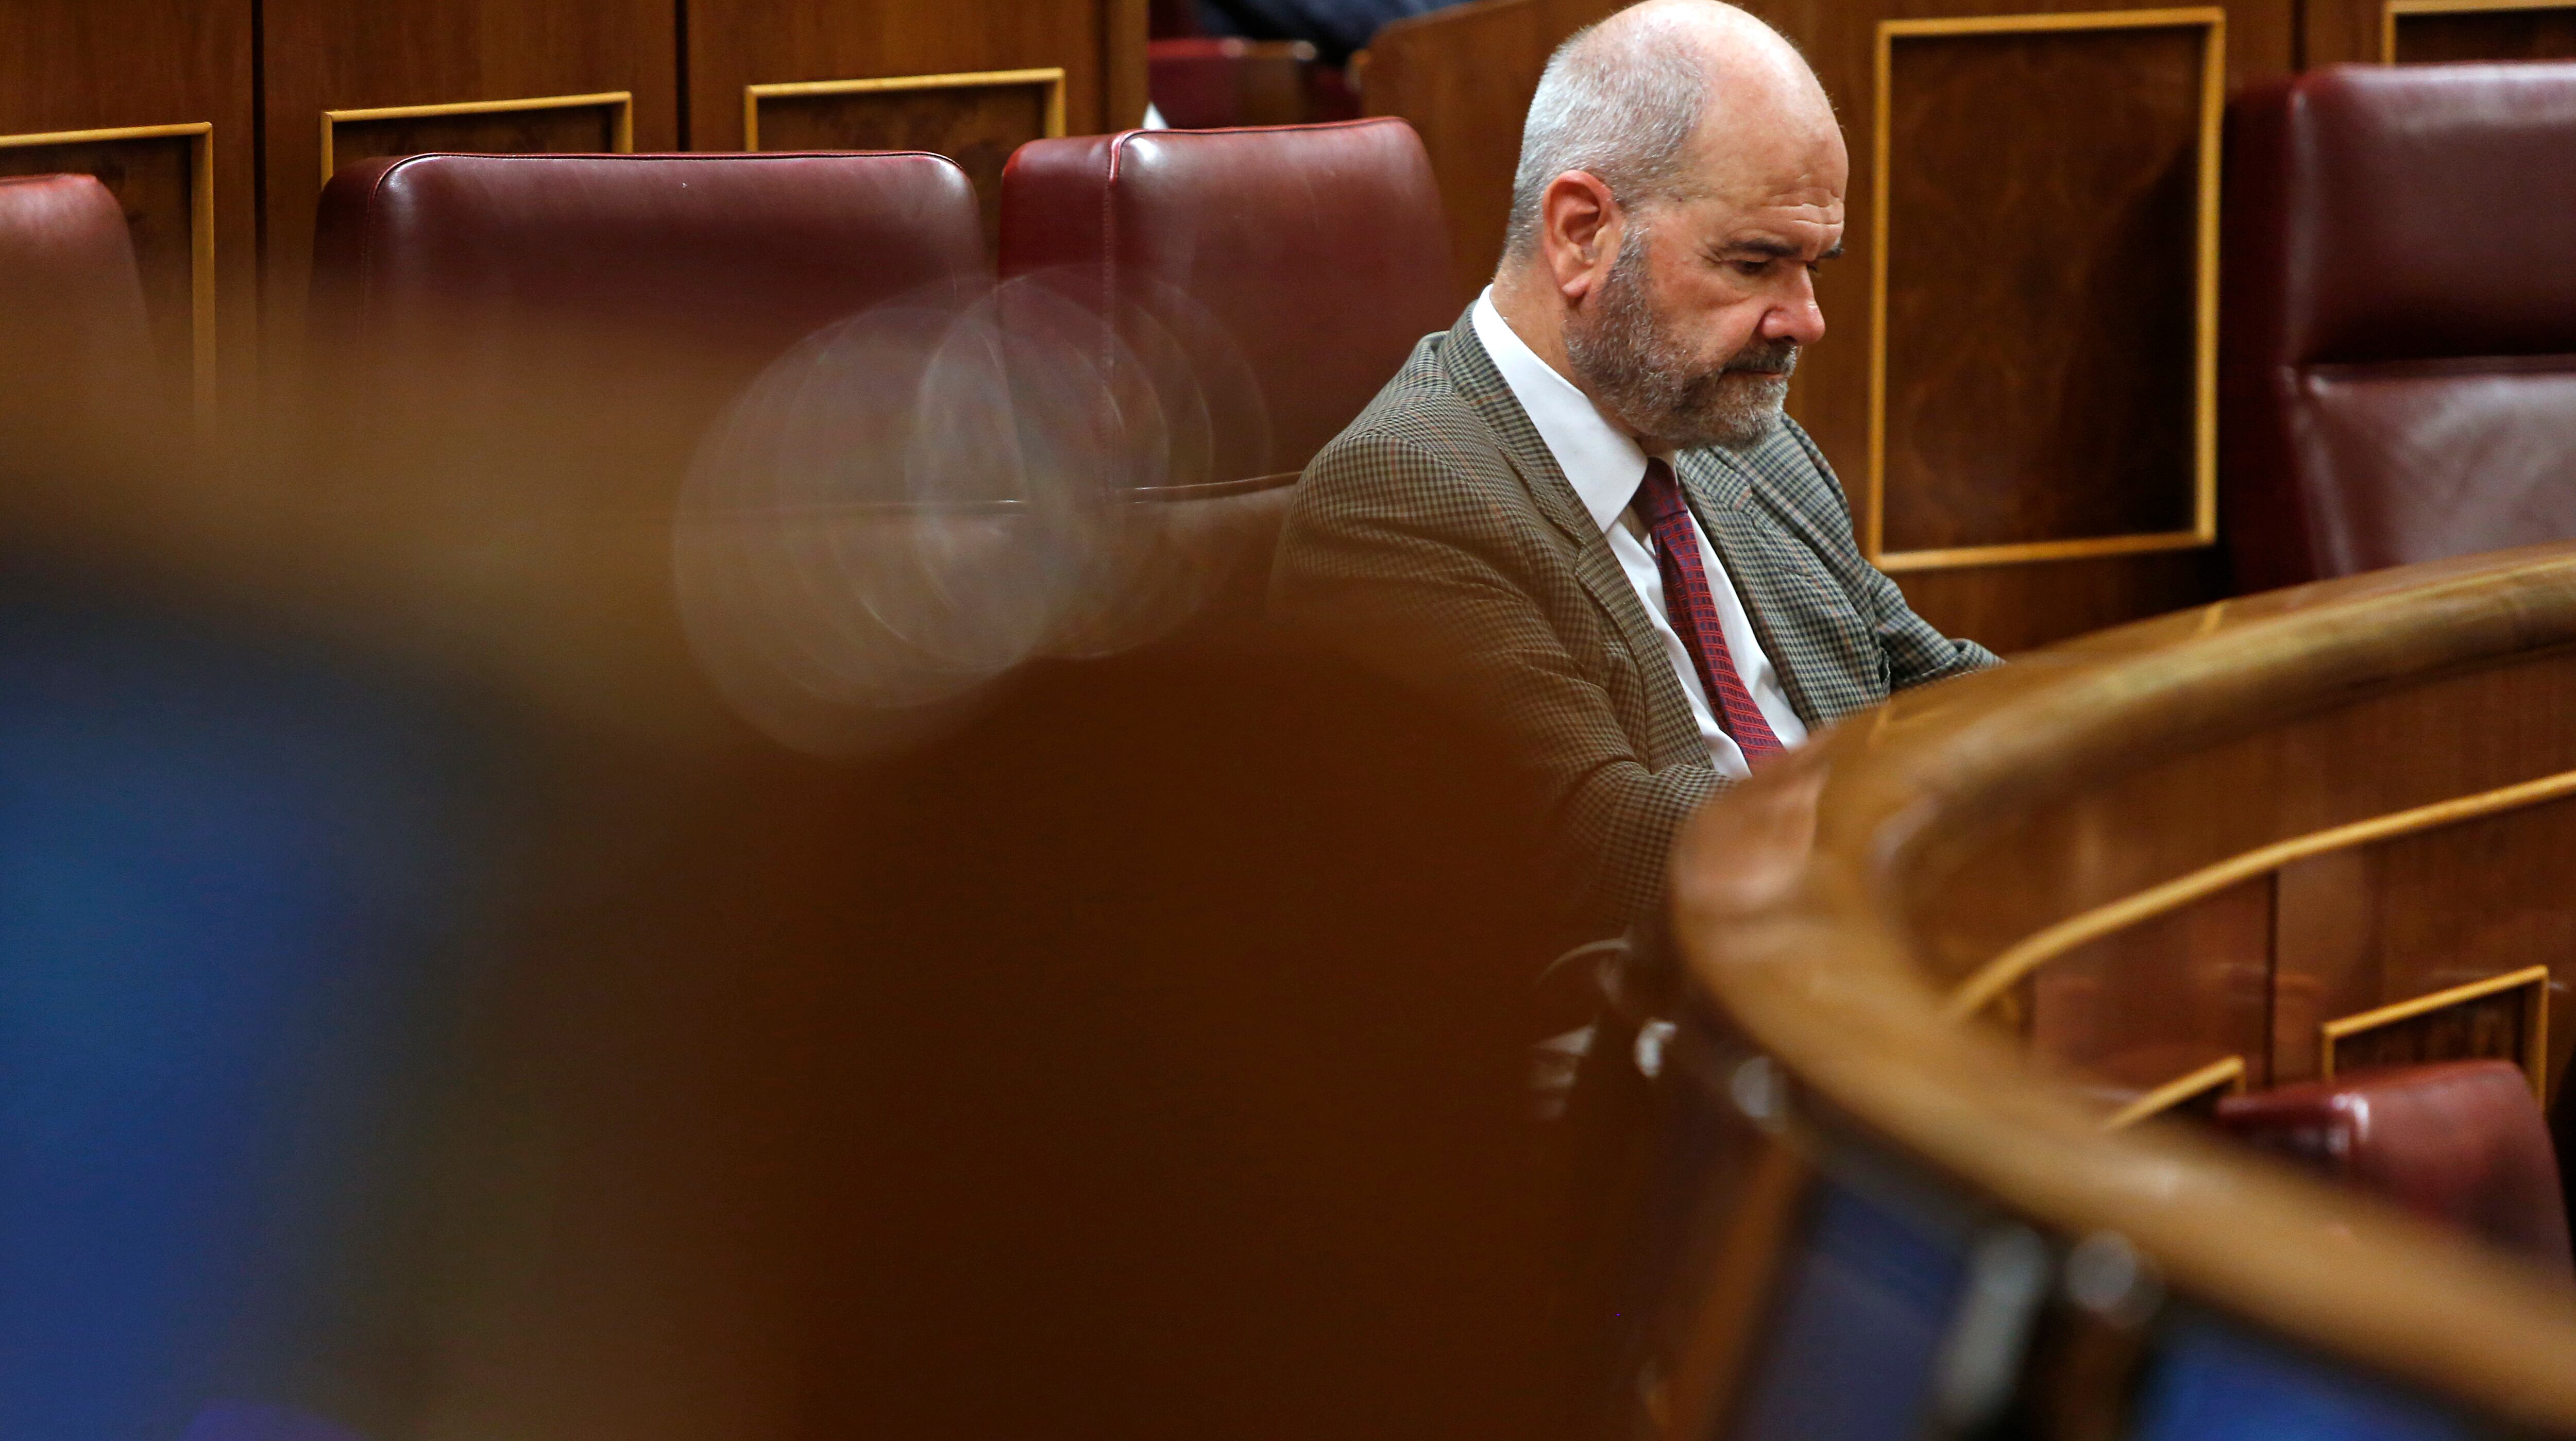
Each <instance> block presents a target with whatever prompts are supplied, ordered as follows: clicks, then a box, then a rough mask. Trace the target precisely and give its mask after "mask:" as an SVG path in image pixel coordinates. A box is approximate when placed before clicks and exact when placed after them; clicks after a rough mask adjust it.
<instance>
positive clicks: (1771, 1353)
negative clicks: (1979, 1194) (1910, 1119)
mask: <svg viewBox="0 0 2576 1441" xmlns="http://www.w3.org/2000/svg"><path fill="white" fill-rule="evenodd" d="M1809 1204H1810V1205H1811V1206H1812V1207H1813V1210H1812V1212H1811V1215H1810V1219H1809V1222H1808V1230H1807V1234H1806V1237H1805V1239H1804V1240H1803V1241H1802V1242H1801V1243H1799V1244H1798V1246H1797V1249H1796V1250H1795V1251H1794V1252H1793V1253H1792V1255H1791V1256H1790V1258H1789V1259H1788V1261H1787V1263H1786V1274H1785V1275H1784V1276H1783V1277H1782V1281H1781V1297H1780V1300H1779V1301H1778V1303H1777V1304H1776V1305H1775V1307H1774V1311H1773V1316H1772V1321H1771V1325H1770V1327H1769V1328H1768V1339H1767V1340H1766V1341H1765V1342H1764V1343H1763V1344H1762V1345H1761V1346H1760V1347H1759V1348H1758V1349H1757V1350H1756V1352H1755V1354H1754V1356H1753V1367H1754V1371H1753V1379H1752V1381H1751V1382H1750V1385H1749V1387H1748V1390H1747V1392H1746V1394H1745V1397H1744V1401H1743V1404H1742V1409H1741V1411H1740V1412H1739V1413H1738V1416H1737V1419H1736V1424H1735V1427H1734V1431H1733V1435H1734V1437H1735V1441H1894V1438H1901V1437H1911V1436H1916V1435H1919V1434H1921V1433H1922V1430H1923V1426H1924V1417H1925V1410H1926V1407H1927V1405H1928V1403H1929V1399H1930V1396H1931V1389H1932V1368H1933V1363H1934V1361H1935V1359H1936V1358H1937V1357H1938V1356H1939V1354H1940V1350H1941V1343H1942V1338H1943V1336H1944V1334H1945V1333H1946V1332H1947V1330H1948V1328H1949V1325H1950V1319H1951V1317H1952V1315H1953V1314H1954V1313H1956V1312H1957V1310H1958V1308H1959V1298H1960V1292H1961V1289H1962V1287H1963V1286H1964V1285H1965V1284H1966V1281H1967V1272H1968V1247H1967V1242H1966V1239H1965V1238H1964V1237H1962V1236H1956V1235H1951V1234H1948V1233H1947V1231H1946V1228H1943V1227H1941V1226H1939V1225H1937V1224H1936V1223H1934V1222H1932V1221H1930V1220H1929V1219H1928V1218H1925V1217H1922V1216H1918V1215H1913V1214H1909V1212H1908V1211H1907V1210H1906V1209H1904V1208H1902V1207H1900V1206H1899V1205H1897V1204H1892V1203H1890V1202H1888V1201H1886V1200H1882V1199H1880V1198H1878V1197H1874V1196H1864V1195H1862V1194H1861V1193H1859V1192H1857V1191H1854V1190H1851V1189H1849V1188H1847V1187H1844V1186H1841V1185H1838V1184H1834V1183H1831V1182H1828V1183H1825V1184H1824V1185H1822V1186H1820V1187H1819V1188H1818V1190H1817V1193H1816V1195H1815V1196H1814V1198H1813V1199H1812V1200H1811V1201H1810V1202H1809Z"/></svg>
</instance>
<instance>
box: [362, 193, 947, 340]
mask: <svg viewBox="0 0 2576 1441" xmlns="http://www.w3.org/2000/svg"><path fill="white" fill-rule="evenodd" d="M988 274H989V270H988V268H987V261H986V257H985V252H984V242H983V237H982V230H981V225H980V223H979V220H978V212H977V210H976V202H975V192H974V186H973V184H972V183H971V182H970V181H969V180H968V179H967V178H966V174H965V172H964V171H962V170H960V169H958V168H957V166H956V165H955V163H953V162H951V161H949V160H947V159H945V158H943V157H941V156H936V155H928V154H917V153H902V152H896V153H885V154H792V153H781V154H774V155H729V154H705V155H445V154H431V155H413V156H407V157H403V158H399V159H389V160H371V161H367V162H364V163H362V164H358V165H353V166H350V167H348V168H346V169H344V170H342V171H341V172H340V174H339V175H338V176H336V177H334V178H333V180H332V181H331V183H330V185H329V186H328V187H327V188H326V189H325V190H324V191H323V193H322V210H321V219H320V230H319V233H318V235H317V237H316V244H315V271H314V293H315V299H316V303H317V305H318V306H320V307H322V308H323V310H324V312H325V318H326V323H327V324H328V326H329V328H330V330H331V331H333V332H336V333H337V335H338V336H339V337H340V338H342V339H344V340H350V341H354V342H356V343H358V344H360V345H362V346H366V347H369V348H378V347H383V346H387V345H398V344H399V343H401V341H402V340H403V339H404V338H405V337H406V336H410V335H426V334H436V335H440V336H443V337H451V338H452V337H456V336H459V335H465V336H472V335H473V334H475V333H476V332H477V331H478V330H493V331H498V330H504V329H509V328H513V327H517V328H521V329H522V330H523V331H524V332H527V333H535V332H538V331H541V330H542V331H543V332H545V333H548V334H552V335H561V334H563V333H565V332H566V331H567V330H568V329H570V328H572V327H587V328H589V329H590V330H591V331H592V332H593V333H595V334H597V335H600V336H602V337H605V338H607V339H610V340H612V341H617V342H631V343H636V344H651V345H659V346H663V347H666V348H669V349H670V350H672V351H673V352H674V353H678V354H684V355H687V356H690V357H692V358H699V359H706V358H710V357H718V356H720V357H722V358H723V359H724V360H726V361H728V362H732V361H740V362H744V363H752V362H757V361H762V360H766V359H768V358H770V357H772V356H775V355H776V354H778V353H779V352H781V351H783V350H785V349H786V348H787V347H789V346H790V345H793V344H794V343H795V342H796V341H797V340H798V339H800V338H802V337H803V336H805V335H807V334H810V333H811V332H813V331H815V330H817V329H819V328H821V327H823V326H825V325H827V324H830V323H831V322H833V321H835V320H838V319H840V318H842V317H844V316H847V315H850V314H853V313H855V312H858V311H861V310H865V309H867V308H868V307H870V306H873V305H876V304H878V303H879V302H882V301H887V300H891V299H894V298H897V297H901V296H904V295H907V294H912V293H916V292H919V291H921V290H923V289H924V288H925V287H930V288H934V289H936V288H938V287H941V286H945V285H954V284H972V283H976V282H980V281H981V280H983V279H984V278H985V277H986V276H988Z"/></svg>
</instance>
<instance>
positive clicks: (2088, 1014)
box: [2029, 877, 2272, 1091]
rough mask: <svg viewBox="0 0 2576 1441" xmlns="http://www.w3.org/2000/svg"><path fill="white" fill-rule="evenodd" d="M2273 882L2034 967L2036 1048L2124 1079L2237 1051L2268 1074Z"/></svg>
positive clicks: (2135, 1086) (2160, 1079) (2160, 1077)
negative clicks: (2043, 967) (2042, 966)
mask: <svg viewBox="0 0 2576 1441" xmlns="http://www.w3.org/2000/svg"><path fill="white" fill-rule="evenodd" d="M2271 952H2272V883H2271V880H2270V878H2269V877H2262V878H2258V879H2255V880H2252V881H2247V882H2245V883H2243V884H2240V885H2237V886H2234V887H2232V888H2230V889H2228V890H2224V891H2221V892H2219V893H2218V894H2216V895H2213V896H2210V897H2208V898H2207V899H2205V900H2202V901H2200V902H2198V903H2197V904H2194V905H2191V906H2188V907H2186V908H2184V909H2182V910H2179V911H2175V912H2172V913H2170V914H2167V915H2163V916H2158V917H2156V918H2155V919H2153V920H2150V921H2147V922H2145V923H2143V924H2140V925H2137V926H2133V927H2130V928H2129V929H2127V930H2123V931H2119V932H2116V933H2114V934H2112V935H2110V936H2107V937H2105V938H2103V939H2102V940H2099V941H2096V942H2094V943H2093V944H2091V945H2089V946H2085V947H2083V948H2081V949H2079V950H2076V951H2074V952H2071V953H2069V954H2067V955H2064V956H2061V957H2059V958H2057V959H2056V960H2054V961H2051V962H2050V963H2049V964H2048V965H2047V967H2046V968H2045V969H2043V970H2041V971H2040V972H2039V973H2038V974H2037V975H2035V976H2033V977H2032V978H2031V986H2030V999H2029V1005H2030V1019H2029V1037H2030V1045H2031V1050H2032V1053H2033V1054H2034V1055H2035V1056H2037V1057H2038V1058H2039V1059H2041V1060H2042V1061H2043V1062H2045V1063H2047V1064H2048V1065H2050V1066H2051V1067H2052V1068H2054V1069H2059V1070H2063V1071H2066V1072H2070V1073H2073V1074H2077V1075H2081V1076H2085V1077H2089V1078H2093V1079H2095V1080H2096V1081H2097V1082H2100V1083H2107V1085H2109V1086H2111V1087H2115V1088H2117V1089H2119V1090H2122V1091H2145V1090H2150V1089H2153V1088H2154V1087H2156V1086H2158V1085H2161V1084H2163V1083H2165V1082H2168V1081H2171V1080H2173V1079H2174V1078H2175V1077H2177V1076H2181V1075H2184V1074H2186V1073H2188V1072H2190V1071H2192V1070H2194V1069H2197V1068H2199V1067H2201V1066H2203V1065H2206V1064H2208V1063H2209V1062H2211V1061H2213V1060H2218V1059H2221V1058H2224V1057H2227V1056H2240V1057H2243V1058H2244V1060H2245V1064H2246V1069H2247V1072H2248V1079H2249V1081H2250V1082H2251V1084H2253V1085H2256V1086H2260V1085H2262V1084H2264V1077H2265V1072H2266V1069H2267V1068H2266V1058H2267V1056H2268V1055H2269V1053H2270V1051H2271V1044H2270V1042H2271V995H2270V992H2271V980H2272V977H2271Z"/></svg>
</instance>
